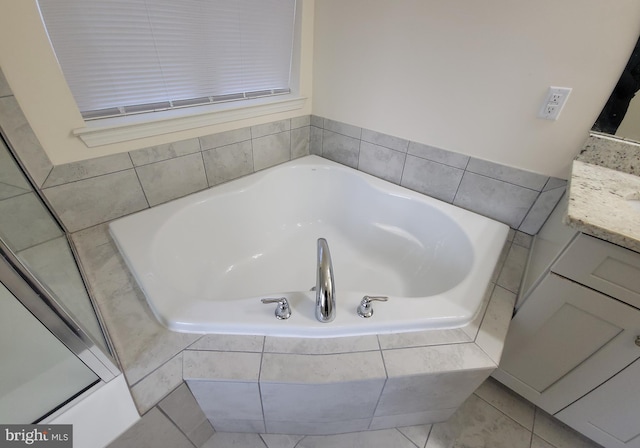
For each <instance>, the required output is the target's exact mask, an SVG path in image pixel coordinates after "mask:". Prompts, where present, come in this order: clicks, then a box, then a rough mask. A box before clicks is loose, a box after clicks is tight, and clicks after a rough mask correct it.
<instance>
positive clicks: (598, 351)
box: [493, 273, 640, 414]
mask: <svg viewBox="0 0 640 448" xmlns="http://www.w3.org/2000/svg"><path fill="white" fill-rule="evenodd" d="M638 334H640V311H639V310H637V309H635V308H633V307H631V306H628V305H626V304H624V303H622V302H619V301H617V300H614V299H612V298H610V297H608V296H605V295H604V294H601V293H598V292H596V291H593V290H591V289H589V288H586V287H584V286H582V285H580V284H577V283H574V282H572V281H570V280H567V279H565V278H563V277H560V276H558V275H556V274H553V273H552V274H549V275H548V276H547V277H546V278H545V279H544V280H543V281H542V282H541V283H540V284H539V285H538V287H537V288H536V289H535V290H534V291H533V293H532V294H531V296H530V297H529V298H528V300H527V301H526V302H525V303H524V305H523V306H522V307H521V308H520V309H519V310H518V312H517V313H516V315H515V317H514V318H513V320H512V321H511V326H510V328H509V333H508V335H507V339H506V342H505V348H504V351H503V355H502V361H501V362H500V367H499V369H498V370H497V371H496V372H494V374H493V376H494V377H495V378H497V379H498V380H499V381H501V382H502V383H504V384H505V385H507V386H508V387H510V388H511V389H513V390H515V391H516V392H518V393H519V394H520V395H522V396H523V397H525V398H527V399H528V400H529V401H531V402H533V403H535V404H537V405H538V406H539V407H541V408H542V409H544V410H545V411H547V412H549V413H551V414H555V413H556V412H558V411H559V410H561V409H562V408H564V407H565V406H567V405H569V404H570V403H572V402H574V401H575V400H577V399H578V398H580V397H582V396H583V395H585V394H586V393H588V392H589V391H591V390H592V389H594V388H596V387H597V386H599V385H600V384H602V383H603V382H604V381H606V380H608V379H609V378H611V377H612V376H613V375H615V374H616V373H617V372H619V371H620V370H622V369H623V368H624V367H625V366H627V365H629V364H630V363H631V362H633V361H634V360H635V359H637V358H638V357H640V347H638V346H636V345H635V338H636V335H638Z"/></svg>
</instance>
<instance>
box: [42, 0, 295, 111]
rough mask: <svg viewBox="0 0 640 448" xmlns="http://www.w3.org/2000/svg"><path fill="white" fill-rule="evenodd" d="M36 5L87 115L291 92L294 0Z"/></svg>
mask: <svg viewBox="0 0 640 448" xmlns="http://www.w3.org/2000/svg"><path fill="white" fill-rule="evenodd" d="M38 3H39V6H40V10H41V14H42V17H43V20H44V23H45V26H46V28H47V32H48V34H49V38H50V40H51V42H52V45H53V47H54V50H55V53H56V56H57V58H58V61H59V63H60V66H61V67H62V71H63V72H64V74H65V77H66V79H67V82H68V84H69V87H70V88H71V91H72V93H73V96H74V98H75V100H76V103H77V104H78V107H79V109H80V111H81V112H82V113H83V115H85V118H88V117H90V118H93V117H95V116H99V115H100V113H99V111H102V110H109V113H110V114H113V112H114V111H115V110H119V111H121V112H122V111H124V113H129V112H127V111H133V112H141V111H145V105H149V110H156V109H158V108H159V107H158V105H159V104H160V105H167V104H170V105H171V106H170V107H180V105H188V104H204V103H203V100H202V99H203V98H208V99H209V102H212V101H216V100H215V98H231V97H233V98H236V99H237V98H238V97H240V98H250V97H253V96H256V95H258V94H256V92H264V91H270V92H272V93H270V94H279V93H282V92H284V91H286V92H288V91H289V79H290V70H291V67H290V66H291V54H292V50H293V27H294V17H295V0H237V1H236V0H234V1H228V0H206V1H205V0H181V1H179V2H176V1H175V0H39V1H38ZM273 92H276V93H273ZM174 103H175V104H177V105H179V106H175V105H174Z"/></svg>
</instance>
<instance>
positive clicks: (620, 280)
mask: <svg viewBox="0 0 640 448" xmlns="http://www.w3.org/2000/svg"><path fill="white" fill-rule="evenodd" d="M551 270H552V271H553V272H557V273H558V274H561V275H563V276H564V277H567V278H570V279H572V280H575V281H577V282H578V283H582V284H583V285H587V286H589V287H591V288H594V289H597V290H598V291H601V292H603V293H605V294H608V295H610V296H612V297H615V298H617V299H619V300H622V301H623V302H626V303H628V304H630V305H632V306H635V307H636V308H640V254H638V253H636V252H634V251H631V250H628V249H625V248H623V247H620V246H616V245H615V244H611V243H608V242H606V241H602V240H599V239H597V238H593V237H591V236H588V235H584V234H581V235H580V236H579V237H578V238H576V239H575V241H573V243H572V244H571V245H570V246H569V248H568V249H567V250H566V251H565V253H564V254H563V255H562V256H561V257H560V258H559V259H558V261H557V262H556V263H555V264H554V265H553V267H552V268H551Z"/></svg>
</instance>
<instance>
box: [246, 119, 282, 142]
mask: <svg viewBox="0 0 640 448" xmlns="http://www.w3.org/2000/svg"><path fill="white" fill-rule="evenodd" d="M289 130H291V120H288V119H287V120H280V121H272V122H270V123H265V124H259V125H256V126H251V138H253V139H256V138H259V137H264V136H265V135H271V134H279V133H280V132H285V131H289Z"/></svg>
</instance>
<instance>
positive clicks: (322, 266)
mask: <svg viewBox="0 0 640 448" xmlns="http://www.w3.org/2000/svg"><path fill="white" fill-rule="evenodd" d="M335 317H336V294H335V285H334V282H333V265H332V263H331V253H330V252H329V244H327V240H325V239H324V238H318V268H317V276H316V319H318V320H319V321H320V322H331V321H332V320H333V319H335Z"/></svg>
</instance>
